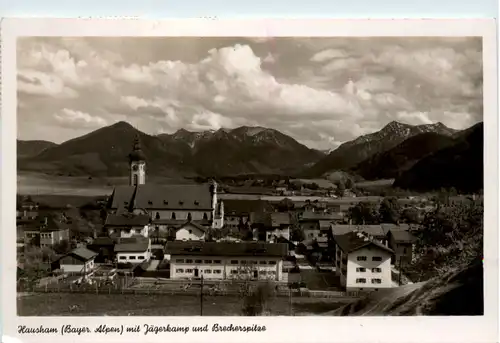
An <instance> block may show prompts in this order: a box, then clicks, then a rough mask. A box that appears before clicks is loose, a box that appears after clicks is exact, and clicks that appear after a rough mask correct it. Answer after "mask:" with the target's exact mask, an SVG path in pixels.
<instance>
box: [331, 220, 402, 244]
mask: <svg viewBox="0 0 500 343" xmlns="http://www.w3.org/2000/svg"><path fill="white" fill-rule="evenodd" d="M389 225H391V224H389ZM388 227H389V226H387V227H385V228H384V227H383V226H382V225H351V224H340V225H339V224H335V223H332V224H331V230H332V234H333V235H343V234H346V233H348V232H354V231H360V232H364V233H365V234H367V235H369V236H371V237H373V238H375V239H376V240H378V241H379V242H381V243H382V244H384V245H386V246H387V231H386V230H388ZM391 227H392V226H391Z"/></svg>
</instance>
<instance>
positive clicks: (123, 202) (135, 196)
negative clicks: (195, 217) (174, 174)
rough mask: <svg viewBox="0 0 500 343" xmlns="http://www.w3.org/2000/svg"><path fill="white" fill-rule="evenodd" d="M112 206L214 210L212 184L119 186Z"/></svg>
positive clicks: (121, 207)
mask: <svg viewBox="0 0 500 343" xmlns="http://www.w3.org/2000/svg"><path fill="white" fill-rule="evenodd" d="M112 198H113V201H112V203H111V208H113V209H117V210H120V209H124V208H127V207H130V206H132V207H133V208H143V209H150V210H152V211H154V210H155V209H156V210H200V211H203V210H204V211H211V210H212V195H211V193H210V186H209V185H208V184H204V185H155V184H144V185H138V186H118V187H116V188H115V189H114V191H113V195H112Z"/></svg>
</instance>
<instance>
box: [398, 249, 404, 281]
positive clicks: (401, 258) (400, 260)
mask: <svg viewBox="0 0 500 343" xmlns="http://www.w3.org/2000/svg"><path fill="white" fill-rule="evenodd" d="M402 260H403V257H402V256H400V257H399V282H398V284H399V285H400V286H401V274H402V273H403V272H402V271H401V262H402Z"/></svg>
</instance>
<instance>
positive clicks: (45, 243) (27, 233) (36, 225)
mask: <svg viewBox="0 0 500 343" xmlns="http://www.w3.org/2000/svg"><path fill="white" fill-rule="evenodd" d="M18 227H19V228H20V229H21V230H22V231H23V232H24V244H25V245H28V244H33V243H35V244H36V245H38V244H39V245H40V247H42V248H43V247H52V246H54V245H55V244H58V243H61V242H62V241H68V242H69V236H70V232H69V227H68V225H67V223H66V222H64V221H63V220H62V219H61V218H59V219H58V218H54V216H45V217H43V218H37V219H35V220H25V221H18Z"/></svg>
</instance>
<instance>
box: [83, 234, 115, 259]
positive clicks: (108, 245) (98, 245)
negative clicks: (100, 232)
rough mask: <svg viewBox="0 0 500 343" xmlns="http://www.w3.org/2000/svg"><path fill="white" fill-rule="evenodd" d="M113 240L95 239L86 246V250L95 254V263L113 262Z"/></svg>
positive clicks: (105, 238)
mask: <svg viewBox="0 0 500 343" xmlns="http://www.w3.org/2000/svg"><path fill="white" fill-rule="evenodd" d="M114 247H115V240H114V239H112V238H110V237H96V238H95V239H94V240H93V241H92V243H91V244H89V245H87V249H89V250H92V251H94V252H96V253H97V256H96V258H95V262H96V263H105V262H106V261H113V260H114V256H115V255H114Z"/></svg>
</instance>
